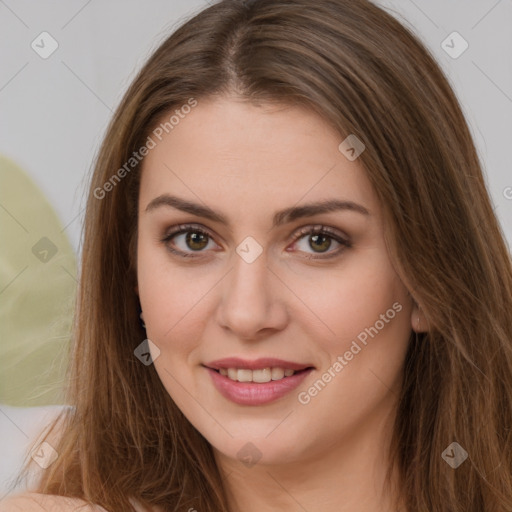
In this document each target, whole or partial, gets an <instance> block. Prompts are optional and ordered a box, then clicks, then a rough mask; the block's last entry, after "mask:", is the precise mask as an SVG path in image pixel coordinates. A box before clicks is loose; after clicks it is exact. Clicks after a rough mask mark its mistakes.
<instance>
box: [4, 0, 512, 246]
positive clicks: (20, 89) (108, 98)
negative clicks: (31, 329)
mask: <svg viewBox="0 0 512 512" xmlns="http://www.w3.org/2000/svg"><path fill="white" fill-rule="evenodd" d="M377 3H378V4H380V5H382V6H384V7H386V9H388V10H390V11H392V12H393V13H394V14H395V15H396V16H397V17H398V18H399V19H401V20H402V21H403V22H404V23H406V24H407V25H409V26H410V27H412V28H413V30H414V31H415V32H416V33H417V34H418V35H419V36H420V38H421V39H422V40H423V41H424V42H425V43H426V44H427V46H429V47H430V48H431V50H432V51H433V53H434V55H435V56H436V57H437V59H438V61H439V62H440V64H441V65H442V67H443V69H444V70H445V71H446V72H447V74H448V75H449V78H450V80H451V83H452V85H453V86H454V88H455V91H456V93H457V95H458V97H459V98H460V100H461V103H462V106H463V109H464V111H465V114H466V116H467V119H468V122H469V124H470V126H471V129H472V131H473V134H474V137H475V141H476V143H477V146H478V150H479V153H480V155H481V157H482V160H483V162H484V166H485V172H486V176H487V180H488V185H489V189H490V192H491V194H492V197H493V201H494V204H495V207H496V212H497V214H498V217H499V218H500V220H501V223H502V226H503V229H504V231H505V234H506V236H507V239H508V241H509V245H510V241H512V172H511V167H512V165H511V164H512V156H511V153H510V151H511V143H512V0H451V1H448V0H431V1H426V0H423V1H422V0H385V1H378V2H377ZM205 4H206V2H205V1H204V0H190V1H186V0H165V1H164V0H152V1H150V2H143V1H142V0H128V1H126V0H123V1H121V0H89V1H87V0H82V1H78V0H72V1H66V2H64V1H55V0H53V1H49V0H41V1H38V2H33V1H32V2H31V1H28V0H0V56H1V60H0V62H1V66H0V153H2V154H4V155H7V156H9V157H11V158H12V159H14V160H15V161H17V162H18V163H20V164H21V165H22V167H23V168H24V169H25V170H27V171H28V172H29V173H30V175H31V176H32V177H33V179H34V180H35V181H36V183H37V184H38V185H39V186H40V187H41V188H42V189H43V191H44V192H45V194H46V195H47V197H48V198H49V199H50V201H51V202H52V203H53V205H54V207H55V208H56V210H57V213H58V215H59V217H60V219H61V222H62V224H63V225H64V226H66V232H67V234H68V236H69V237H70V240H71V242H72V244H73V246H74V248H75V250H76V251H77V252H79V237H80V229H81V222H82V216H83V215H82V214H83V206H84V204H85V203H84V201H85V198H84V191H85V185H86V180H87V176H88V172H89V169H90V167H91V164H92V162H93V159H94V156H95V154H96V151H97V149H98V147H99V143H100V141H101V138H102V135H103V133H104V130H105V128H106V126H107V123H108V120H109V118H110V117H111V114H112V111H113V110H114V109H115V107H116V105H117V104H118V102H119V101H120V99H121V97H122V94H123V93H124V91H125V89H126V87H127V86H128V84H129V83H130V81H131V79H132V78H133V77H134V76H135V73H136V71H137V70H138V69H139V67H140V66H141V65H142V63H143V62H144V61H145V59H146V58H147V57H148V55H149V54H150V52H151V51H152V50H153V49H154V48H156V46H157V45H158V44H159V42H161V41H162V40H163V39H164V38H165V37H166V36H167V35H168V34H169V33H170V32H171V31H172V29H173V27H175V26H176V25H177V24H178V23H179V22H180V20H182V19H183V17H187V16H190V15H192V14H193V13H194V12H197V11H198V10H200V9H201V8H202V7H204V6H205ZM43 31H46V32H48V33H49V34H50V35H51V37H52V38H54V39H55V40H56V41H57V43H58V48H57V50H56V51H55V52H54V53H53V54H52V55H51V56H49V57H48V58H46V59H43V58H41V57H40V56H39V55H38V54H37V53H36V51H34V50H33V49H32V47H31V43H32V42H33V41H34V40H35V43H34V44H39V45H40V46H43V44H44V47H45V49H49V48H51V47H50V44H51V41H50V39H49V38H48V36H44V37H46V39H45V43H41V41H40V40H41V38H40V37H38V36H39V35H40V34H41V33H42V32H43ZM454 31H456V32H458V33H459V34H460V35H461V36H462V38H463V39H464V40H465V41H467V44H468V45H469V46H468V48H467V50H466V51H464V52H463V53H462V54H461V55H460V56H458V57H457V58H454V57H455V56H457V55H458V54H459V53H460V52H461V50H463V49H464V45H465V43H464V41H463V40H462V39H460V38H459V37H458V36H455V37H453V36H450V34H452V33H453V32H454ZM448 36H450V37H449V38H448V39H447V37H448ZM443 41H446V42H445V43H444V44H443ZM452 41H453V42H452ZM449 47H452V48H449ZM445 50H447V51H448V52H451V54H452V55H451V56H450V55H449V54H448V53H447V51H445ZM40 51H43V49H42V48H41V49H40Z"/></svg>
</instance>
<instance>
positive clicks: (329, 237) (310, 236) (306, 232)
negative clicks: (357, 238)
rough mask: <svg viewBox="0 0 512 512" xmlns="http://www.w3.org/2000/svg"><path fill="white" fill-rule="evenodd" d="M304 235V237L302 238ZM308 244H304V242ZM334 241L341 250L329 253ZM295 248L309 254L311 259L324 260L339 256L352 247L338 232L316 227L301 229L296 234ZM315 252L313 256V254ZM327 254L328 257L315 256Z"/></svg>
mask: <svg viewBox="0 0 512 512" xmlns="http://www.w3.org/2000/svg"><path fill="white" fill-rule="evenodd" d="M301 235H302V236H301ZM303 240H304V242H306V241H307V243H304V242H303ZM333 241H334V243H335V244H338V246H340V248H339V250H334V251H329V249H330V248H331V246H332V244H333ZM294 246H297V248H298V249H299V250H300V251H301V252H305V253H308V256H307V258H309V259H315V258H316V259H322V258H324V259H325V258H330V257H334V256H338V255H339V254H340V253H341V252H343V250H344V249H346V248H349V247H351V244H350V242H349V240H348V239H347V238H345V237H344V236H343V235H342V234H341V233H338V231H334V230H332V229H331V228H328V227H324V226H314V227H305V228H301V229H300V230H299V232H298V233H297V234H296V242H295V243H294ZM311 251H313V254H312V253H311ZM322 253H325V254H326V256H315V255H314V254H322Z"/></svg>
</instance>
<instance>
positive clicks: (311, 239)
mask: <svg viewBox="0 0 512 512" xmlns="http://www.w3.org/2000/svg"><path fill="white" fill-rule="evenodd" d="M319 239H323V241H324V242H327V245H325V243H324V244H323V245H324V247H323V248H324V249H325V250H327V249H329V247H330V246H331V239H330V238H329V237H328V236H326V235H312V236H311V237H310V242H309V246H310V247H311V249H315V247H313V244H312V243H311V241H313V243H315V244H316V243H317V242H318V240H319ZM321 252H324V251H321Z"/></svg>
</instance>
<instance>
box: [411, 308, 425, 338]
mask: <svg viewBox="0 0 512 512" xmlns="http://www.w3.org/2000/svg"><path fill="white" fill-rule="evenodd" d="M411 327H412V330H413V331H414V332H427V331H428V324H427V320H426V318H425V315H424V313H423V310H422V309H421V307H420V306H419V304H418V303H416V302H413V307H412V310H411Z"/></svg>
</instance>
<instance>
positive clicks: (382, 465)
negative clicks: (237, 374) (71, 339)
mask: <svg viewBox="0 0 512 512" xmlns="http://www.w3.org/2000/svg"><path fill="white" fill-rule="evenodd" d="M341 141H342V139H341V138H340V136H339V135H338V134H337V133H336V132H335V131H334V130H333V129H332V128H331V127H330V126H329V125H328V124H327V123H325V121H323V120H322V119H321V118H320V117H318V116H317V115H315V114H313V113H311V112H309V111H307V110H304V109H302V108H298V107H293V108H290V107H285V106H279V107H276V106H272V107H271V106H269V105H266V106H254V105H251V104H249V103H247V102H244V101H242V100H240V99H237V98H233V97H230V98H216V99H214V100H202V101H199V104H198V106H196V107H195V108H194V109H193V110H192V112H191V113H189V114H188V115H187V116H186V117H185V119H183V120H181V121H180V123H179V125H177V126H175V127H174V129H173V130H172V131H170V132H169V133H168V134H167V135H165V136H164V137H163V139H162V141H161V142H159V143H158V144H157V146H156V147H155V148H154V149H153V150H152V151H151V152H150V154H149V155H148V156H147V157H146V159H145V161H144V169H143V173H142V179H141V186H140V195H139V225H138V228H139V235H138V261H137V266H138V293H139V297H140V301H141V305H142V309H143V314H144V321H145V323H146V326H147V335H148V338H149V339H150V340H151V341H152V342H153V343H154V344H155V345H156V346H157V347H158V349H159V351H160V353H159V354H156V353H155V354H156V356H155V360H154V364H155V368H156V371H157V372H158V375H159V377H160V379H161V380H162V383H163V385H164V386H165V388H166V390H167V391H168V393H169V394H170V395H171V397H172V398H173V400H174V401H175V402H176V404H177V405H178V407H179V408H180V409H181V410H182V411H183V413H184V414H185V416H186V417H187V418H188V419H189V421H190V422H191V423H192V424H193V425H194V427H195V428H196V429H197V430H198V431H199V432H200V433H201V434H202V435H203V436H204V437H205V438H206V439H207V440H208V441H209V443H210V444H211V445H212V447H213V450H214V453H215V457H216V461H217V464H218V465H219V467H220V468H221V471H222V473H223V474H224V475H225V482H226V488H227V493H228V496H229V501H230V507H231V509H232V510H233V511H240V510H243V511H244V512H251V511H275V510H280V511H295V510H297V511H298V510H310V511H312V510H320V509H321V510H322V511H323V512H330V511H336V512H340V511H346V512H348V511H350V512H357V511H370V510H375V511H377V510H379V511H385V510H389V511H391V510H393V511H395V509H394V508H393V506H392V504H391V501H390V500H391V496H388V495H386V494H384V495H383V493H382V492H381V490H382V484H383V478H384V471H385V469H386V464H387V462H388V461H387V456H386V448H387V446H388V443H389V436H390V433H391V426H392V421H393V418H394V413H395V407H396V400H397V397H398V393H399V389H400V386H401V369H402V364H403V361H404V357H405V352H406V349H407V344H408V339H409V336H410V333H411V328H412V327H415V328H417V327H418V324H417V321H418V320H417V319H418V314H419V312H418V311H417V309H416V307H415V306H414V303H413V301H412V300H411V297H410V295H409V294H408V290H407V288H406V287H405V285H404V284H403V283H402V281H401V280H400V279H399V277H398V276H397V274H396V272H395V271H394V269H393V267H392V265H391V262H390V260H389V256H388V253H387V250H386V246H385V242H384V237H383V221H382V215H381V212H380V207H379V204H378V201H377V198H376V196H375V194H374V192H373V190H372V187H371V186H370V183H369V182H368V180H367V178H366V176H365V172H364V169H363V168H362V166H361V165H360V164H359V163H358V161H357V159H356V160H355V161H349V160H348V159H347V158H346V157H345V156H344V155H343V154H342V153H341V152H340V151H339V150H338V146H339V144H340V142H341ZM163 194H169V195H171V194H172V195H173V196H177V197H179V198H181V199H184V200H187V201H190V202H194V203H198V204H199V205H202V206H205V205H206V206H208V207H209V208H210V209H212V210H214V211H215V212H218V213H219V214H221V215H222V216H224V217H225V219H226V221H227V224H225V223H223V222H220V221H219V220H212V219H208V218H205V217H202V216H198V215H196V214H192V213H189V212H184V211H181V210H179V209H177V208H176V207H173V206H170V205H169V204H162V203H165V201H160V204H158V205H157V206H155V207H153V208H149V209H148V205H149V204H150V203H151V202H152V201H153V200H155V198H157V197H160V196H162V195H163ZM326 199H341V200H344V201H351V202H352V203H355V204H357V205H359V206H362V207H363V208H364V209H365V210H366V211H367V213H361V211H358V210H357V209H343V210H339V211H333V212H327V213H325V212H324V213H320V214H318V213H317V214H315V215H314V216H308V217H300V218H296V219H294V220H292V221H291V222H286V223H284V224H282V225H278V226H277V227H273V226H272V218H273V216H274V213H275V212H276V211H278V210H281V209H284V208H289V207H292V206H301V205H304V204H306V203H308V204H309V203H315V202H318V201H322V200H326ZM184 223H186V224H194V226H193V227H187V229H188V235H189V239H188V241H187V233H186V232H185V233H179V234H177V235H175V236H174V237H171V238H169V239H168V240H167V241H162V240H163V239H164V238H165V237H166V236H167V235H169V233H170V232H171V230H172V228H174V227H177V226H178V225H179V224H184ZM318 224H321V225H323V226H325V227H328V228H330V229H332V230H334V232H335V233H336V234H341V235H342V238H343V239H347V238H348V239H349V242H350V246H349V247H346V246H344V245H342V244H341V243H339V242H337V241H335V239H333V238H330V239H329V238H327V240H325V239H320V240H319V241H317V242H316V244H315V243H314V242H313V244H312V245H310V243H308V242H310V241H311V239H312V238H313V235H311V234H309V235H307V234H306V235H303V234H299V235H297V234H296V233H297V230H298V228H301V227H308V226H310V227H312V226H315V225H318ZM198 227H199V228H201V229H202V230H205V231H207V235H201V233H198V232H197V228H198ZM192 234H195V237H196V238H195V239H194V238H191V237H190V235H192ZM249 236H250V237H252V239H254V240H255V241H256V242H257V244H259V246H260V247H261V248H262V253H261V254H260V255H259V256H258V257H257V258H256V259H255V260H254V261H251V262H250V263H248V262H247V261H246V260H245V259H244V258H243V257H241V256H240V255H239V254H238V253H237V252H236V248H237V247H238V246H239V245H240V244H241V243H242V242H243V241H244V240H245V239H246V238H247V237H249ZM194 240H195V241H194ZM329 240H330V244H329ZM242 247H245V248H246V249H247V246H244V245H242ZM169 248H171V249H174V250H177V251H181V252H182V253H186V254H189V255H192V256H191V257H188V258H187V257H182V256H179V255H176V254H173V253H171V252H170V249H169ZM251 250H253V249H251ZM333 255H335V256H333ZM308 256H313V257H317V259H307V258H308ZM326 256H333V257H331V258H330V259H328V258H326ZM322 257H323V259H322ZM393 304H395V306H396V305H397V304H398V305H399V308H400V312H398V313H396V315H394V314H393V315H392V316H393V319H392V320H390V321H388V322H386V323H382V322H381V323H380V324H382V325H383V327H382V328H380V330H379V331H378V334H377V335H375V337H373V338H369V342H368V344H367V345H366V346H364V348H363V349H362V350H361V351H360V352H359V353H357V355H356V356H354V357H353V359H352V360H350V361H349V363H348V364H347V365H346V366H345V367H344V369H343V370H342V371H341V372H339V373H338V374H336V376H335V377H334V378H332V379H331V381H330V382H329V384H328V385H327V386H325V387H324V388H323V389H322V390H321V391H320V392H319V393H318V394H316V395H315V396H314V397H312V398H311V399H310V401H309V402H308V403H306V404H304V403H300V402H299V401H298V393H299V392H301V391H302V392H304V391H307V390H308V389H309V388H310V387H311V386H312V385H313V384H314V383H315V382H316V381H317V380H318V379H319V378H321V377H322V374H324V373H325V372H326V371H327V370H328V368H329V367H332V365H333V362H334V361H336V358H337V356H339V355H343V354H344V353H345V352H346V351H347V350H349V348H350V346H351V343H352V341H353V340H355V339H356V338H357V336H358V334H360V333H361V332H362V331H364V329H365V328H369V327H370V326H374V325H377V324H376V321H378V320H379V318H382V317H381V315H382V314H384V313H386V311H389V310H390V308H392V305H393ZM380 324H379V325H380ZM224 357H241V358H243V359H247V360H251V361H252V360H255V359H258V358H261V357H275V358H280V359H283V360H286V361H292V362H299V363H308V364H310V365H311V366H313V367H314V369H313V371H312V372H311V373H310V374H308V375H307V377H306V379H305V380H304V382H302V383H301V384H300V386H299V387H298V388H297V389H295V390H294V391H292V392H289V393H287V394H286V395H285V396H281V397H280V398H278V399H277V400H274V401H273V402H271V403H265V404H259V405H247V404H242V405H241V404H239V403H235V402H233V401H232V400H230V399H228V398H226V397H225V396H223V395H222V394H221V393H220V392H219V390H218V389H216V387H215V386H214V385H213V384H212V378H211V375H210V371H209V370H208V369H207V368H206V367H205V364H206V363H208V362H211V361H212V360H217V359H220V358H224ZM247 443H252V445H254V446H255V447H256V449H255V448H254V447H252V445H251V448H247V447H246V448H245V449H246V450H249V452H250V453H251V454H252V455H254V458H258V457H261V458H259V460H257V461H256V464H247V463H244V462H243V461H241V460H240V458H241V456H240V455H237V454H238V453H239V451H240V450H241V449H242V448H243V447H244V446H246V445H247ZM256 454H257V455H256Z"/></svg>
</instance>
